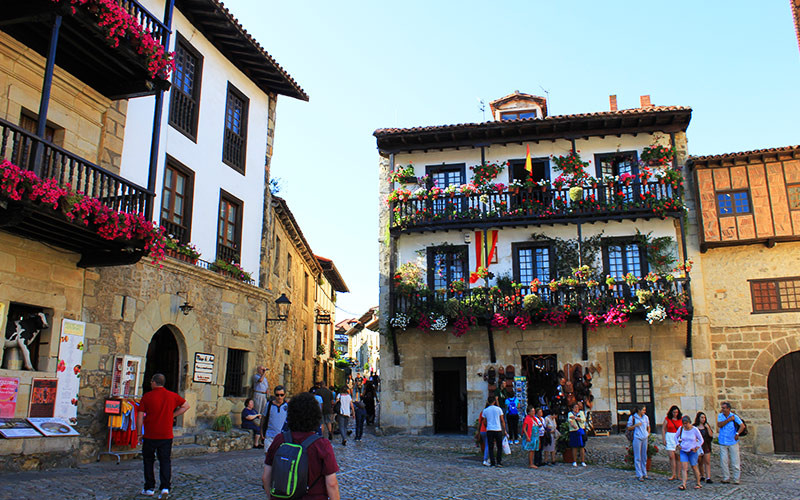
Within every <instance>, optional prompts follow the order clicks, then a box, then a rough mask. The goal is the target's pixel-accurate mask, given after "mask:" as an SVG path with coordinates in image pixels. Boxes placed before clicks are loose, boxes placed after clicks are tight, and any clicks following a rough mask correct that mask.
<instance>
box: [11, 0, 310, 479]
mask: <svg viewBox="0 0 800 500" xmlns="http://www.w3.org/2000/svg"><path fill="white" fill-rule="evenodd" d="M142 3H143V4H144V7H142V6H140V5H138V4H137V5H136V7H135V8H136V9H137V11H136V12H135V13H133V14H131V13H129V14H127V15H129V16H133V17H135V18H136V19H137V20H138V21H136V22H135V23H134V25H136V26H139V25H141V26H140V28H137V29H141V32H142V33H145V34H146V33H152V34H153V35H154V36H155V37H156V38H157V40H159V41H160V42H161V43H162V44H163V46H164V47H165V48H168V49H169V50H174V51H175V58H176V59H175V62H176V70H175V71H174V72H173V73H172V75H171V76H170V78H169V81H165V80H164V78H165V75H164V73H157V74H156V75H155V76H149V75H148V67H150V66H152V64H153V62H152V61H148V60H147V59H146V58H145V57H143V56H139V55H137V54H136V51H135V50H134V49H132V48H131V46H130V43H131V42H129V41H127V40H124V41H122V42H121V44H120V46H119V47H117V48H115V47H112V46H111V45H113V44H110V43H109V42H106V41H104V40H103V31H102V30H101V28H100V27H98V25H97V17H96V15H95V13H94V12H93V11H92V10H91V9H89V8H84V7H79V8H76V11H75V12H74V13H72V12H71V10H70V9H69V7H68V6H67V7H64V5H67V4H68V2H49V1H48V2H38V1H37V2H17V3H15V4H14V6H15V7H14V8H6V9H5V10H4V13H3V15H2V18H3V21H4V23H3V27H2V30H3V33H2V34H0V36H1V37H2V38H0V50H3V51H5V52H6V53H7V54H13V56H8V57H3V58H2V61H3V62H2V64H3V65H5V67H4V69H3V74H2V78H3V81H4V83H6V85H5V86H4V88H5V89H8V92H7V93H5V95H4V96H2V99H3V100H4V102H3V106H2V108H3V110H4V113H5V114H4V118H6V119H7V120H6V121H3V122H0V126H2V128H3V129H4V130H3V132H4V133H3V136H4V137H8V138H9V141H8V143H6V142H5V141H4V143H3V151H2V155H3V158H5V159H8V160H10V161H12V162H15V163H17V164H20V163H23V162H24V163H25V164H24V165H22V167H23V168H28V167H30V169H31V170H33V171H35V172H37V173H38V174H40V175H42V174H44V175H45V176H50V177H53V178H55V179H56V182H60V183H62V184H63V183H65V182H66V183H71V184H72V185H73V186H75V188H76V189H79V190H82V191H84V192H87V193H90V194H91V195H93V196H94V197H97V198H98V199H99V200H100V203H101V204H103V203H105V204H107V205H110V206H111V207H112V208H114V209H117V210H120V211H122V212H129V213H137V212H138V213H142V214H145V216H146V218H142V221H143V223H145V222H146V220H147V219H149V220H151V221H153V222H155V223H156V224H158V225H160V226H162V227H164V228H165V229H166V230H167V232H168V233H169V234H170V237H171V238H172V240H173V241H172V243H171V246H172V247H173V249H172V250H170V251H169V253H168V256H167V257H166V258H165V259H164V260H162V261H161V262H154V261H153V259H151V258H149V257H146V258H142V257H143V256H145V255H146V254H147V253H148V252H147V250H148V249H147V248H144V246H143V243H144V242H143V241H141V239H139V238H138V237H137V238H136V239H132V240H123V239H122V238H117V239H114V240H110V241H109V240H105V239H103V238H101V237H99V236H98V235H97V234H96V233H92V231H91V230H85V229H82V228H81V226H80V225H79V224H76V223H72V222H69V221H68V220H67V219H66V218H64V220H63V221H62V220H54V218H53V216H52V215H51V214H49V213H45V210H43V209H41V208H39V207H37V206H31V205H32V204H31V203H27V202H26V201H25V200H23V201H22V202H15V201H14V200H10V201H8V200H6V198H5V197H4V196H3V195H0V211H3V217H2V218H0V220H2V221H3V227H2V229H1V230H0V231H1V232H0V242H2V245H0V273H2V275H1V276H2V279H0V283H1V284H0V309H2V310H3V313H2V314H0V327H3V329H4V331H6V332H7V335H8V334H9V331H10V329H12V327H13V325H12V322H11V321H8V323H9V327H8V328H6V318H8V319H9V320H16V319H17V318H18V317H20V316H32V315H35V314H36V313H37V312H44V313H45V315H46V317H47V320H48V322H49V325H48V327H47V328H45V329H43V330H42V331H41V334H40V335H39V336H38V338H37V341H36V342H35V345H32V347H31V353H32V355H33V358H34V364H35V366H34V368H35V370H34V371H33V372H31V371H24V370H18V369H12V370H8V369H0V376H2V377H13V378H17V379H18V385H19V392H18V397H17V406H16V410H15V413H14V415H15V416H17V417H27V416H32V415H30V414H29V410H28V406H29V399H31V398H30V397H29V393H30V391H31V384H32V379H33V378H55V377H56V376H60V375H57V373H61V370H58V366H60V365H61V362H60V361H61V360H60V357H59V356H60V352H59V345H58V344H59V342H58V341H57V340H58V339H59V338H61V339H62V342H63V339H64V338H65V337H64V335H63V332H62V331H61V330H62V320H75V321H74V322H73V323H74V324H77V325H80V326H81V328H82V330H81V331H82V332H83V338H82V342H81V343H80V347H79V349H81V350H82V353H81V354H82V361H81V362H80V366H76V369H75V375H76V376H77V375H78V373H80V381H79V387H76V394H74V397H73V399H72V406H74V410H73V411H74V412H75V416H74V418H73V423H75V424H76V429H77V430H78V432H79V433H80V436H79V437H77V438H48V439H37V438H31V439H18V440H0V453H2V454H3V455H6V456H8V457H10V458H9V459H8V460H7V461H8V462H13V463H14V464H16V465H13V466H14V467H17V466H23V467H41V466H46V465H48V464H50V463H54V462H57V461H61V462H63V463H75V462H78V461H86V460H92V459H94V458H95V457H96V456H97V453H98V451H100V450H101V449H102V448H103V447H104V446H105V445H106V443H105V441H106V439H107V437H108V427H107V423H106V421H107V419H106V415H105V414H104V403H105V401H106V400H107V399H109V398H110V397H112V396H116V397H124V396H127V397H136V396H140V395H141V394H142V393H143V392H144V391H146V390H148V389H149V383H148V381H149V378H150V376H151V375H152V374H153V373H156V372H162V373H164V374H165V375H166V376H167V387H168V388H170V389H172V390H175V391H177V392H179V393H180V394H181V395H182V396H183V397H185V398H186V399H187V401H189V403H190V405H191V409H190V410H189V411H188V412H187V413H185V414H184V415H182V416H181V417H180V418H179V419H178V422H177V425H178V427H179V429H178V431H176V432H181V431H182V432H184V433H187V434H191V433H192V432H194V430H195V429H198V428H203V427H207V426H208V424H209V423H210V421H211V420H212V419H214V418H215V417H217V416H220V415H226V414H231V412H232V415H236V414H237V413H238V412H239V411H240V410H241V404H242V401H243V399H244V397H246V396H247V395H249V392H250V385H251V375H252V374H253V372H254V370H255V367H256V366H257V365H259V364H264V365H266V366H268V367H269V372H268V378H269V382H270V385H271V386H272V387H274V386H275V385H276V384H278V383H285V384H287V385H288V386H289V390H290V391H291V390H295V392H296V391H298V390H301V389H303V388H306V387H307V385H309V384H310V380H311V372H312V369H313V362H312V359H313V358H312V352H311V347H310V345H311V341H312V340H311V329H312V328H313V310H314V307H313V303H311V302H310V301H311V300H313V299H310V298H309V297H310V292H309V290H311V291H312V292H313V288H311V287H313V284H314V282H315V281H316V277H317V276H319V275H320V274H321V268H320V266H319V263H317V261H316V259H314V258H313V254H311V253H310V249H308V248H307V243H305V241H304V240H303V241H302V243H304V244H305V247H302V246H297V245H296V241H294V240H290V239H289V238H287V240H286V242H287V246H286V247H285V248H286V250H285V251H288V252H289V253H292V254H293V255H294V256H295V264H294V265H290V266H288V268H286V269H284V270H287V269H288V272H289V276H290V278H287V275H286V273H282V274H281V279H282V280H283V282H278V281H277V280H275V279H272V273H271V269H272V268H271V263H272V262H274V261H275V260H276V257H275V256H276V255H277V253H278V252H277V250H276V249H275V248H274V247H273V246H272V244H271V242H272V237H273V234H274V231H273V229H272V226H273V224H274V225H281V224H285V222H286V220H285V217H286V215H285V213H286V212H288V209H285V204H284V205H283V208H284V209H285V210H284V209H282V208H280V207H277V208H276V206H275V203H277V204H278V205H280V204H281V203H282V201H281V200H278V201H277V202H273V201H272V198H271V194H270V191H269V162H270V159H271V157H272V140H273V137H274V129H275V109H276V102H277V98H278V95H284V96H288V97H292V98H298V99H301V100H307V99H308V96H307V95H306V94H305V93H304V92H303V90H302V89H301V88H300V87H299V86H298V85H297V83H296V82H295V81H294V80H293V79H292V78H291V77H290V76H289V75H288V73H286V72H285V71H284V70H283V69H282V68H281V67H280V66H279V65H278V64H277V63H276V62H275V60H274V59H272V57H271V56H270V55H269V54H268V53H267V52H266V51H265V50H264V49H263V48H262V47H261V46H260V45H259V44H258V43H257V42H256V41H255V40H253V38H252V37H251V36H250V35H248V34H247V32H246V31H244V29H243V28H242V26H241V25H240V24H239V22H238V21H237V20H236V19H235V18H234V17H233V16H232V14H231V13H230V12H229V11H228V10H227V9H226V8H225V7H224V6H223V5H222V4H221V3H220V2H218V1H216V0H201V1H199V2H198V1H183V0H177V1H176V2H175V5H174V9H172V8H171V5H172V3H171V2H164V1H163V0H162V1H158V0H152V1H144V2H142ZM22 4H24V5H22ZM89 7H91V6H89ZM145 8H147V9H150V12H164V17H163V21H162V20H161V19H159V18H158V17H157V16H155V15H153V14H151V13H150V12H148V11H147V10H145ZM41 13H46V14H59V13H60V14H62V17H61V18H60V19H61V23H62V25H61V26H62V35H61V37H60V38H59V45H58V51H59V52H58V61H59V66H58V67H55V71H54V78H53V84H52V86H51V87H47V86H46V87H45V88H46V89H47V88H52V92H50V99H49V100H48V99H44V100H42V102H49V103H50V109H51V111H52V112H50V113H43V112H42V111H41V110H42V109H44V110H45V111H46V107H45V108H42V107H39V108H38V109H39V111H38V114H39V115H40V116H46V122H45V123H46V126H41V127H38V128H37V115H36V113H33V111H36V110H37V108H36V107H35V103H36V102H38V101H39V95H41V94H39V95H37V94H36V91H35V89H36V87H37V84H36V82H35V78H36V75H37V74H38V75H39V77H38V78H39V79H40V81H41V79H42V78H43V77H42V75H46V74H47V68H48V67H50V68H52V67H53V66H52V65H48V64H47V62H48V61H50V62H52V60H53V58H52V57H50V58H49V59H47V58H43V57H42V56H39V55H38V54H37V52H39V53H42V52H43V53H44V54H45V55H46V54H47V53H48V52H47V48H48V41H49V39H50V33H51V31H53V30H51V27H52V26H53V22H52V17H50V16H48V15H45V16H38V15H33V14H41ZM114 15H117V16H124V15H126V14H123V13H120V12H115V13H114ZM48 19H50V20H48ZM12 20H14V21H12ZM37 23H38V24H37ZM34 24H36V26H33V25H34ZM56 24H57V23H56ZM43 28H46V29H43ZM44 32H47V33H48V35H47V37H46V38H44V35H41V33H44ZM54 32H55V31H54ZM129 38H130V37H129ZM82 46H86V47H90V48H91V49H90V50H89V52H91V53H92V57H91V58H89V57H85V54H84V51H82V50H81V49H80V47H82ZM45 81H47V80H46V78H45ZM169 84H171V86H170V85H169ZM167 88H169V89H170V90H169V91H166V90H165V89H167ZM154 116H155V119H154ZM31 129H34V130H35V133H34V134H31V133H29V132H27V131H26V130H31ZM39 138H43V139H44V140H41V139H39ZM123 139H124V142H123ZM39 143H41V144H43V146H41V151H43V155H41V156H37V155H36V151H37V150H36V149H35V147H38V146H36V145H37V144H39ZM6 145H8V147H6ZM12 146H13V147H12ZM61 146H63V149H62V148H61ZM78 155H80V156H78ZM81 156H82V157H84V158H89V159H90V160H91V161H87V160H84V159H83V158H81ZM41 158H43V162H44V163H42V161H41V160H40V159H41ZM37 161H38V163H37ZM91 162H97V163H99V164H100V166H97V165H94V164H93V163H91ZM102 167H105V169H104V168H102ZM136 183H140V184H141V185H142V186H147V187H141V186H139V185H137V184H136ZM156 208H157V210H156ZM289 217H291V214H290V213H289ZM292 222H293V219H292ZM293 223H294V224H295V226H296V222H293ZM92 227H93V226H89V228H90V229H91V228H92ZM281 227H282V228H283V229H278V230H276V231H281V230H284V231H287V232H288V233H289V234H290V233H291V232H292V231H295V232H297V231H299V228H296V227H295V228H294V229H291V228H286V227H285V226H281ZM101 229H102V227H101ZM109 231H111V230H110V229H109ZM137 234H138V233H137ZM190 242H193V244H192V243H190ZM195 250H196V251H197V252H200V253H201V257H202V258H200V259H198V258H197V257H198V255H197V254H196V252H195ZM309 256H310V258H308V257H309ZM281 258H283V257H281ZM140 259H141V260H140ZM122 264H125V265H122ZM284 265H285V264H284ZM304 273H305V274H304ZM304 275H305V276H306V281H307V284H306V285H305V288H304V286H303V282H302V277H303V276H304ZM298 276H299V277H298ZM312 279H313V280H314V281H311V280H312ZM292 280H294V281H295V282H296V284H294V286H293V287H291V285H290V286H287V285H286V284H285V283H286V282H287V281H288V282H291V281H292ZM283 294H285V295H286V298H287V299H289V301H290V302H291V303H292V304H291V306H290V309H289V311H288V313H287V312H286V311H285V310H282V309H280V308H281V307H283V305H281V302H282V301H281V300H279V299H280V298H281V297H282V296H283ZM304 294H305V295H304ZM274 319H279V320H280V321H274V322H273V321H272V320H274ZM73 326H74V325H73ZM65 328H66V327H65ZM62 349H63V347H62ZM7 354H8V355H7V356H6V358H8V359H6V363H7V364H9V363H10V366H11V367H12V368H18V367H19V364H20V362H19V360H18V359H17V358H18V356H17V354H16V350H14V351H9V353H7ZM57 365H58V366H57ZM4 366H5V365H4ZM128 367H130V370H129V371H130V373H128V370H127V369H124V368H128ZM118 368H123V370H122V372H120V371H119V370H118ZM78 370H80V371H78ZM59 384H61V382H60V381H59ZM57 406H58V405H57ZM51 451H52V452H54V453H51V454H48V453H47V452H51ZM64 451H71V453H68V454H65V453H63V452H64ZM65 461H66V462H65Z"/></svg>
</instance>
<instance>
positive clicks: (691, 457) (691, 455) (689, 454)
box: [681, 450, 700, 467]
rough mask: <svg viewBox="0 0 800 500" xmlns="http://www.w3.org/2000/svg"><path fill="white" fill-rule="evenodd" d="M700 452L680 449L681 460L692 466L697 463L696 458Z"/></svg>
mask: <svg viewBox="0 0 800 500" xmlns="http://www.w3.org/2000/svg"><path fill="white" fill-rule="evenodd" d="M699 456H700V453H699V452H697V451H683V450H681V462H689V465H691V466H692V467H694V466H695V465H697V459H698V457H699Z"/></svg>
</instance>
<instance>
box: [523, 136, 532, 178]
mask: <svg viewBox="0 0 800 500" xmlns="http://www.w3.org/2000/svg"><path fill="white" fill-rule="evenodd" d="M526 149H527V154H525V170H527V171H528V176H529V177H530V178H531V180H533V163H532V162H531V145H530V144H528V145H527V146H526Z"/></svg>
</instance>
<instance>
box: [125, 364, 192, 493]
mask: <svg viewBox="0 0 800 500" xmlns="http://www.w3.org/2000/svg"><path fill="white" fill-rule="evenodd" d="M166 383H167V377H165V376H164V374H162V373H156V374H155V375H153V377H152V378H151V379H150V389H151V390H150V391H149V392H148V393H146V394H145V395H144V396H142V402H141V403H139V410H138V412H137V413H138V414H137V415H136V425H137V430H138V432H139V437H140V438H141V441H142V462H143V464H144V489H143V490H142V495H145V496H148V497H151V496H153V495H155V486H156V476H155V464H156V455H158V471H159V480H160V481H161V494H160V495H159V498H167V497H168V496H169V488H170V482H171V480H172V460H171V455H172V438H173V435H172V421H173V419H175V417H177V416H178V415H183V414H184V413H186V410H188V409H189V403H187V402H186V400H185V399H183V398H182V397H180V396H179V395H178V394H176V393H174V392H172V391H169V390H167V389H166V388H165V387H164V385H166ZM143 427H144V428H143Z"/></svg>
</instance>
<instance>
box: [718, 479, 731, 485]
mask: <svg viewBox="0 0 800 500" xmlns="http://www.w3.org/2000/svg"><path fill="white" fill-rule="evenodd" d="M720 483H722V484H728V483H730V480H729V479H723V480H722V481H720Z"/></svg>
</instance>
